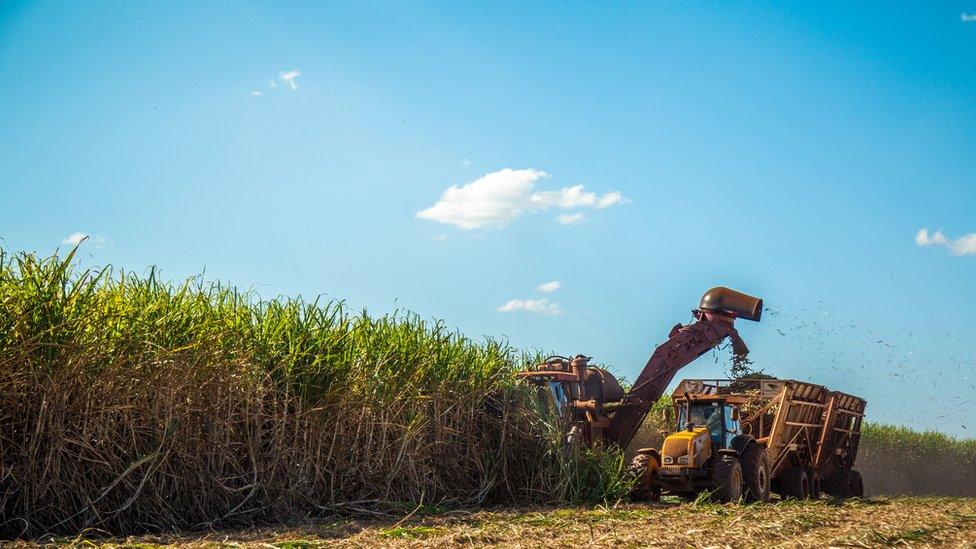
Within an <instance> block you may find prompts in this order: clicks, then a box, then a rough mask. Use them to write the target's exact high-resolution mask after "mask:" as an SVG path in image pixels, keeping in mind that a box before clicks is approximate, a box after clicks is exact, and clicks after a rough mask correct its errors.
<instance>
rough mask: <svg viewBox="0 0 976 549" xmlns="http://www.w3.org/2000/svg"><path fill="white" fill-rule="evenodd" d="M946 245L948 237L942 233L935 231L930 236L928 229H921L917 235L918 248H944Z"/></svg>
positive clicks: (916, 243)
mask: <svg viewBox="0 0 976 549" xmlns="http://www.w3.org/2000/svg"><path fill="white" fill-rule="evenodd" d="M945 243H946V237H945V235H944V234H942V231H935V232H934V233H932V234H929V230H928V229H919V230H918V232H917V233H915V245H916V246H932V245H937V246H942V245H944V244H945Z"/></svg>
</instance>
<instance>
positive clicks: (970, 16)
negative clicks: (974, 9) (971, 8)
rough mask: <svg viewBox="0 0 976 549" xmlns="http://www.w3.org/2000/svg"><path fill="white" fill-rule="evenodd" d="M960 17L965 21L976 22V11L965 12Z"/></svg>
mask: <svg viewBox="0 0 976 549" xmlns="http://www.w3.org/2000/svg"><path fill="white" fill-rule="evenodd" d="M959 19H960V20H962V22H963V23H976V13H966V12H963V13H962V14H961V15H960V16H959Z"/></svg>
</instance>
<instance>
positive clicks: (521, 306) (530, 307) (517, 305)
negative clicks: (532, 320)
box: [497, 299, 563, 316]
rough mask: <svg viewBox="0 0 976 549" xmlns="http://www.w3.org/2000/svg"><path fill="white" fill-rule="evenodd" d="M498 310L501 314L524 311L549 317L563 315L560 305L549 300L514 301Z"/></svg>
mask: <svg viewBox="0 0 976 549" xmlns="http://www.w3.org/2000/svg"><path fill="white" fill-rule="evenodd" d="M497 310H498V312H501V313H511V312H515V311H524V312H527V313H532V314H538V315H547V316H553V315H561V314H563V309H562V307H560V306H559V304H558V303H551V302H550V301H549V300H548V299H512V300H510V301H508V302H507V303H505V304H504V305H502V306H500V307H498V309H497Z"/></svg>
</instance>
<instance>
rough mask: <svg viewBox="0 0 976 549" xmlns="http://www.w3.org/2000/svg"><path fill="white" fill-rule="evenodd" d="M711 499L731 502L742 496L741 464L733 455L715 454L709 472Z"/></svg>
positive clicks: (719, 501)
mask: <svg viewBox="0 0 976 549" xmlns="http://www.w3.org/2000/svg"><path fill="white" fill-rule="evenodd" d="M709 475H710V477H711V478H710V480H711V489H712V501H714V502H716V503H731V502H735V501H739V498H741V497H742V465H741V464H740V463H739V459H738V458H736V457H735V456H716V458H715V463H713V464H712V467H711V471H710V473H709Z"/></svg>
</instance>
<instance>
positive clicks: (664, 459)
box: [662, 456, 674, 465]
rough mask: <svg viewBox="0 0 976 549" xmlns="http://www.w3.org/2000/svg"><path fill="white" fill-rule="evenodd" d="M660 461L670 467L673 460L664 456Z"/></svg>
mask: <svg viewBox="0 0 976 549" xmlns="http://www.w3.org/2000/svg"><path fill="white" fill-rule="evenodd" d="M662 461H663V462H664V464H665V465H671V464H672V463H674V458H673V457H671V456H664V458H663V459H662Z"/></svg>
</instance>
